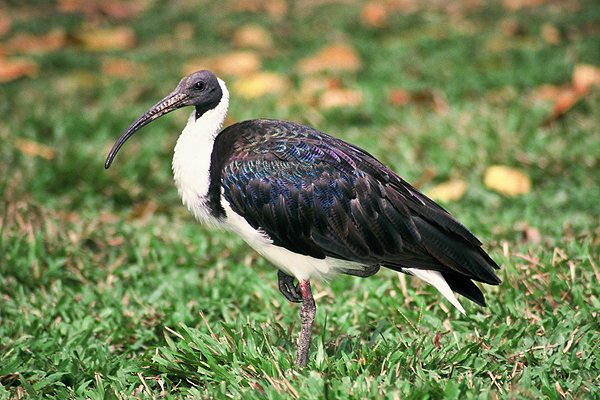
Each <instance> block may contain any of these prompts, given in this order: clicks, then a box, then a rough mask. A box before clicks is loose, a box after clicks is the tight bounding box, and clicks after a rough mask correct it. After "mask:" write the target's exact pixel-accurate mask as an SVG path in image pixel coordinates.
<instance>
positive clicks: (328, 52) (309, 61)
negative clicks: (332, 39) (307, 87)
mask: <svg viewBox="0 0 600 400" xmlns="http://www.w3.org/2000/svg"><path fill="white" fill-rule="evenodd" d="M361 64H362V62H361V59H360V56H359V55H358V53H357V52H356V51H355V50H354V49H353V48H352V47H350V46H345V45H332V46H329V47H326V48H324V49H322V50H320V51H319V52H318V53H317V54H315V55H313V56H310V57H307V58H304V59H302V60H300V61H299V62H298V65H297V69H298V71H300V73H302V74H314V73H318V72H325V71H329V72H331V71H335V72H338V71H348V72H357V71H358V70H359V69H360V67H361Z"/></svg>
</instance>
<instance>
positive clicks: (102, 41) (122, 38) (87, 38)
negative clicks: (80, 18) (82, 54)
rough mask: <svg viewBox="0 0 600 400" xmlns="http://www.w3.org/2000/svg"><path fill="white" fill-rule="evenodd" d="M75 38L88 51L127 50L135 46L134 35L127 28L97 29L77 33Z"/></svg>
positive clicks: (131, 30)
mask: <svg viewBox="0 0 600 400" xmlns="http://www.w3.org/2000/svg"><path fill="white" fill-rule="evenodd" d="M75 37H76V38H77V39H78V40H79V41H80V42H81V44H82V46H83V47H84V48H85V49H86V50H89V51H110V50H127V49H130V48H132V47H133V46H134V45H135V42H136V40H135V33H134V32H133V29H131V28H128V27H114V28H98V29H91V30H86V31H82V32H79V33H78V34H75Z"/></svg>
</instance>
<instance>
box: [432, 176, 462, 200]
mask: <svg viewBox="0 0 600 400" xmlns="http://www.w3.org/2000/svg"><path fill="white" fill-rule="evenodd" d="M466 191H467V183H466V182H465V181H462V180H460V179H452V180H449V181H447V182H444V183H440V184H439V185H436V186H434V187H432V188H431V189H429V190H428V191H427V196H429V198H431V199H432V200H435V201H453V200H459V199H460V198H461V197H463V195H464V194H465V192H466Z"/></svg>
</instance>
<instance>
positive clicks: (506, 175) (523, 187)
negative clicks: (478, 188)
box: [484, 165, 531, 196]
mask: <svg viewBox="0 0 600 400" xmlns="http://www.w3.org/2000/svg"><path fill="white" fill-rule="evenodd" d="M484 184H485V185H486V186H487V187H488V188H490V189H492V190H495V191H497V192H500V193H502V194H505V195H508V196H516V195H519V194H525V193H529V191H530V190H531V181H530V180H529V177H528V176H527V175H525V173H524V172H522V171H520V170H518V169H515V168H510V167H507V166H504V165H494V166H491V167H490V168H488V170H487V172H486V173H485V178H484Z"/></svg>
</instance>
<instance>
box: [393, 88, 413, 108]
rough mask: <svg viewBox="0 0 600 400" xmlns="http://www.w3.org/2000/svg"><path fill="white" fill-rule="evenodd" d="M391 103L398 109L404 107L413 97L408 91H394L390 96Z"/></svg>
mask: <svg viewBox="0 0 600 400" xmlns="http://www.w3.org/2000/svg"><path fill="white" fill-rule="evenodd" d="M389 99H390V103H392V105H394V106H396V107H404V106H405V105H407V104H408V103H410V100H411V99H412V95H411V94H410V92H409V91H408V90H404V89H393V90H392V91H391V92H390V94H389Z"/></svg>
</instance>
